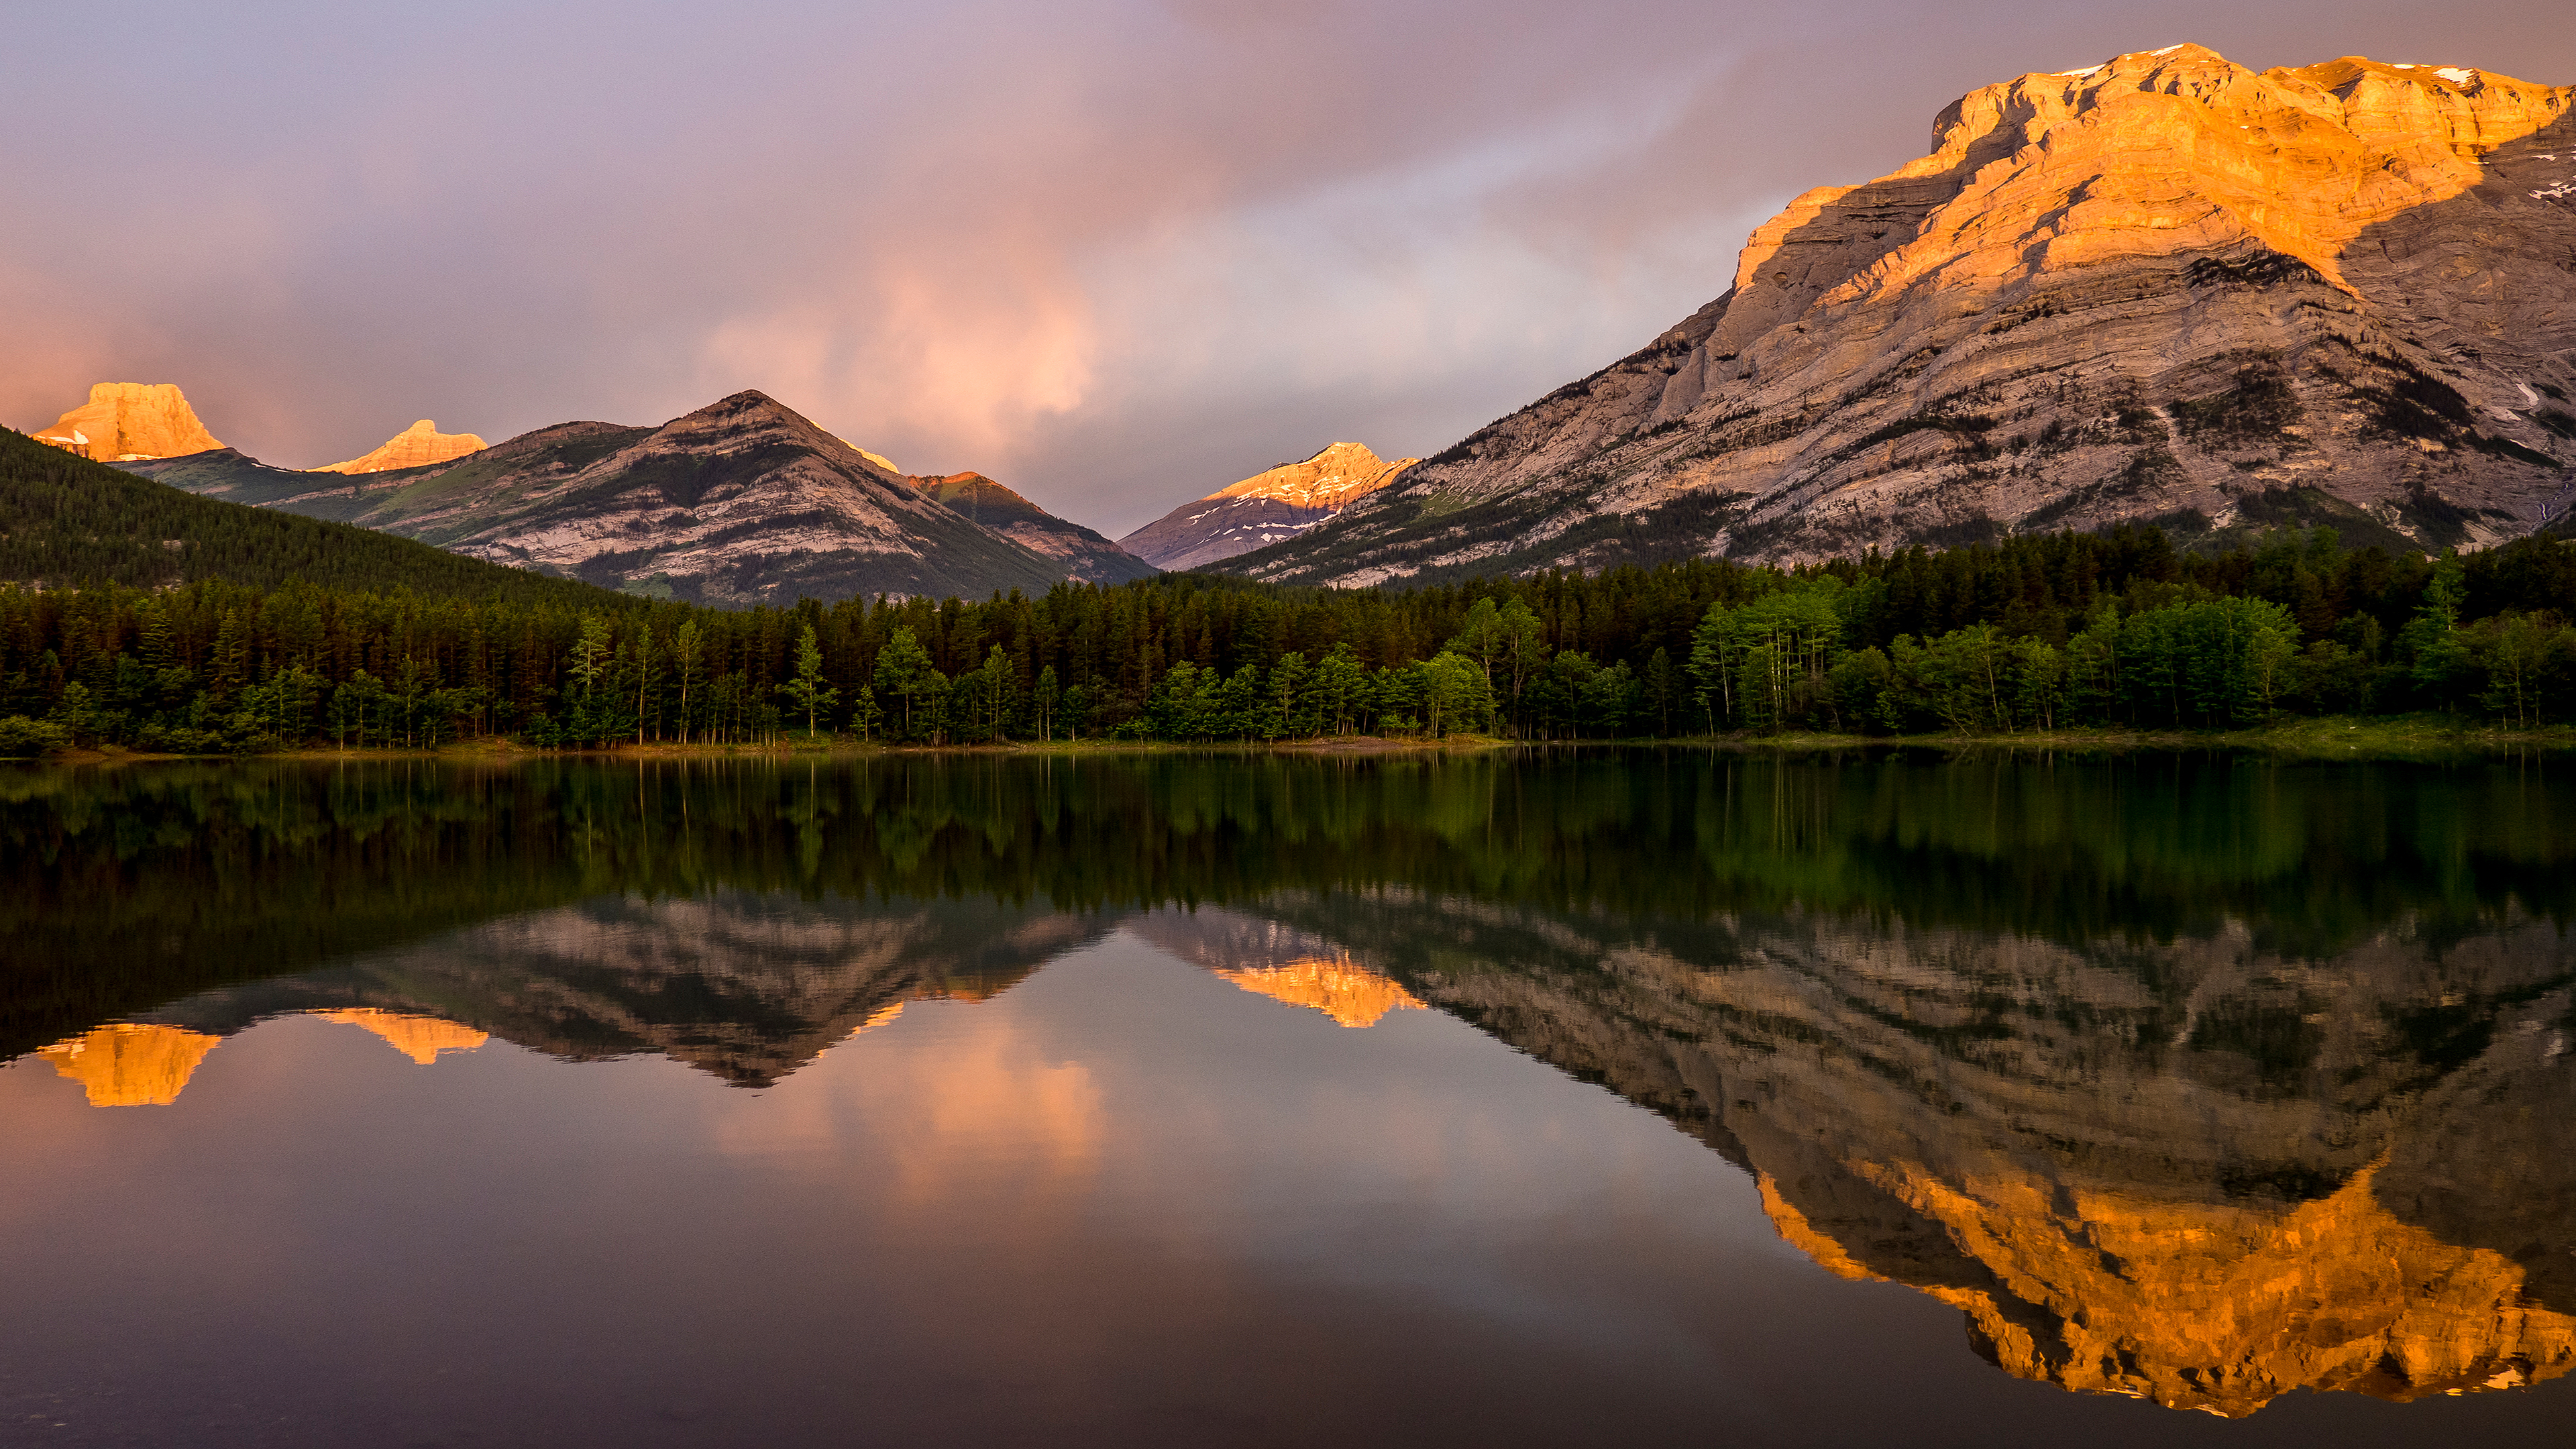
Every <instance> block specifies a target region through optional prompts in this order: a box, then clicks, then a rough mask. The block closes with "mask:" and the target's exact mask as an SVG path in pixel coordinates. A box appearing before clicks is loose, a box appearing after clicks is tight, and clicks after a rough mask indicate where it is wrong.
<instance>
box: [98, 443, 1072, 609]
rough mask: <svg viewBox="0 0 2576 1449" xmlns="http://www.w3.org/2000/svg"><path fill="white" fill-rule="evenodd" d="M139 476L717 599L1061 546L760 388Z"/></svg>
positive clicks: (935, 586)
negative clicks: (592, 415) (930, 483)
mask: <svg viewBox="0 0 2576 1449" xmlns="http://www.w3.org/2000/svg"><path fill="white" fill-rule="evenodd" d="M134 471H136V472H138V473H143V474H146V475H147V476H153V477H158V478H161V479H162V480H163V481H166V482H169V483H172V484H174V485H176V486H179V487H182V488H187V489H189V490H190V491H192V492H201V493H208V494H211V495H213V496H217V497H222V498H226V499H230V500H233V501H237V502H246V503H256V504H259V505H261V506H263V507H270V508H280V509H284V510H286V511H288V512H291V513H302V514H307V515H310V516H314V517H322V518H334V519H339V520H341V521H344V522H349V523H355V524H359V525H361V526H363V527H367V528H374V529H382V530H384V531H385V532H388V533H396V534H400V535H402V536H404V537H406V538H416V539H419V540H421V541H422V542H424V543H432V544H436V545H438V546H439V547H441V548H445V549H450V550H453V551H454V552H457V553H461V554H467V555H470V556H472V557H475V558H481V559H489V560H491V561H492V562H495V563H504V564H511V565H515V566H517V567H521V568H529V569H535V570H538V571H540V572H545V573H552V574H558V575H564V576H569V577H574V578H580V579H583V580H586V581H588V582H591V583H597V584H604V585H607V586H610V587H622V588H626V589H630V590H635V591H640V592H645V593H653V594H661V593H665V592H667V593H668V594H670V595H671V596H673V597H678V598H684V599H692V600H697V601H701V602H705V603H712V604H754V603H782V604H783V603H792V602H794V601H795V599H796V598H797V597H799V596H800V595H811V596H812V597H815V598H819V599H843V598H851V597H855V596H860V595H866V594H876V593H885V594H899V595H924V594H926V595H934V596H935V595H947V594H959V595H981V594H986V593H990V592H991V591H993V590H995V589H1011V588H1021V589H1028V590H1030V591H1032V592H1036V591H1043V590H1044V589H1046V588H1047V587H1048V586H1049V585H1051V584H1053V583H1055V582H1057V581H1059V580H1061V579H1063V578H1065V577H1067V576H1068V573H1069V568H1068V566H1067V565H1066V564H1065V563H1064V562H1063V561H1061V560H1060V559H1058V558H1054V557H1049V556H1046V555H1042V554H1040V553H1037V552H1034V551H1032V550H1031V549H1029V548H1027V547H1024V546H1023V545H1021V544H1019V543H1016V542H1014V541H1012V540H1011V539H1010V538H1007V537H1004V536H1003V535H1002V534H1001V533H1000V532H997V531H995V530H993V529H988V528H984V527H981V526H979V525H977V524H976V523H974V522H972V521H971V520H969V519H967V518H965V517H963V516H962V515H960V514H958V513H957V512H955V511H954V510H952V509H950V508H948V507H946V506H944V505H942V504H941V503H939V502H938V501H936V500H935V499H933V498H930V497H928V496H925V495H924V494H923V492H922V491H921V490H920V489H918V488H916V487H914V486H913V485H912V484H911V483H910V482H909V481H908V480H906V479H905V478H904V477H902V476H901V475H899V474H894V473H891V472H889V471H887V470H886V469H884V468H881V467H879V466H878V465H877V464H875V463H872V462H870V461H868V459H867V458H866V457H864V456H863V455H861V453H860V452H859V450H858V449H856V448H853V447H851V446H850V445H849V444H847V443H845V442H843V441H841V440H840V439H839V438H836V437H834V436H832V435H831V434H829V433H827V432H824V431H823V430H822V429H820V428H818V427H816V426H814V425H813V424H812V423H811V422H808V421H807V420H806V419H804V418H803V417H801V416H799V415H798V414H797V413H795V412H794V411H792V410H790V409H789V408H787V407H784V406H782V405H781V404H779V403H778V402H776V401H774V400H772V399H771V398H769V397H767V396H766V395H764V394H761V393H757V392H741V393H736V394H734V395H733V396H732V397H729V398H725V399H723V400H722V401H720V402H717V403H714V404H711V405H710V406H707V407H704V408H700V409H699V410H698V411H696V412H693V413H690V414H688V415H686V416H684V417H679V418H674V419H672V420H671V421H670V422H668V423H665V424H663V425H662V426H660V427H658V428H655V427H626V426H620V425H618V424H614V423H600V422H577V423H559V424H557V425H555V426H553V427H549V428H539V429H538V430H536V431H535V432H531V433H522V434H520V435H519V436H518V437H515V438H511V439H509V440H508V441H506V442H502V443H498V444H495V445H493V446H491V447H488V448H485V449H483V450H481V451H479V452H476V453H471V454H468V455H466V456H465V457H463V458H460V459H457V460H456V461H454V462H452V463H447V464H443V465H441V464H433V465H429V466H427V467H423V468H413V469H402V470H397V471H390V472H384V473H372V474H364V475H360V476H357V477H343V476H341V475H337V474H329V475H326V474H321V473H298V472H293V471H291V470H285V469H275V468H268V467H266V466H265V465H262V464H260V463H258V462H257V461H256V460H254V459H248V458H242V457H241V456H240V455H239V454H233V455H231V456H230V457H229V458H225V459H217V458H211V457H209V458H199V459H191V460H184V461H183V462H182V463H178V464H160V465H143V466H138V467H136V468H135V469H134Z"/></svg>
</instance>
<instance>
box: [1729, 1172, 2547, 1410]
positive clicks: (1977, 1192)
mask: <svg viewBox="0 0 2576 1449" xmlns="http://www.w3.org/2000/svg"><path fill="white" fill-rule="evenodd" d="M1852 1167H1853V1168H1854V1170H1855V1171H1856V1172H1857V1173H1859V1174H1860V1175H1862V1176H1865V1177H1868V1178H1870V1179H1872V1180H1874V1181H1876V1182H1878V1183H1879V1184H1880V1185H1881V1186H1883V1187H1885V1188H1886V1189H1887V1190H1888V1191H1889V1192H1890V1194H1891V1195H1892V1196H1894V1197H1896V1198H1897V1199H1898V1200H1900V1201H1903V1202H1905V1203H1907V1204H1908V1205H1909V1206H1911V1207H1913V1208H1915V1209H1916V1210H1917V1211H1919V1212H1921V1213H1923V1214H1924V1215H1925V1216H1926V1217H1928V1218H1930V1219H1932V1220H1933V1221H1934V1222H1937V1223H1939V1224H1940V1225H1941V1226H1942V1227H1943V1228H1945V1229H1946V1230H1947V1231H1948V1233H1949V1236H1950V1238H1951V1240H1952V1241H1953V1242H1955V1243H1957V1244H1958V1245H1959V1246H1960V1247H1961V1248H1963V1249H1964V1250H1966V1252H1967V1253H1968V1255H1969V1256H1971V1257H1973V1258H1976V1259H1977V1260H1978V1261H1980V1262H1982V1263H1984V1264H1985V1265H1986V1266H1987V1267H1988V1268H1990V1269H1992V1270H1993V1271H1994V1272H1995V1274H1996V1276H1997V1277H1998V1278H2000V1279H2001V1280H2002V1281H2003V1283H2004V1284H2005V1286H2006V1287H2007V1288H2008V1289H2009V1290H2010V1292H2011V1295H2012V1296H2013V1298H2015V1299H2017V1300H2019V1301H2020V1302H2021V1303H2025V1304H2039V1305H2044V1306H2046V1307H2048V1308H2050V1309H2053V1310H2054V1311H2055V1315H2056V1317H2057V1319H2058V1320H2059V1321H2058V1322H2056V1323H2053V1324H2050V1325H2048V1328H2050V1329H2052V1330H2053V1333H2054V1336H2055V1337H2056V1338H2057V1339H2058V1340H2059V1342H2058V1343H2056V1344H2052V1345H2043V1344H2041V1343H2040V1342H2039V1341H2038V1338H2037V1336H2036V1334H2035V1333H2034V1330H2033V1325H2031V1324H2030V1323H2028V1322H2027V1321H2024V1320H2025V1319H2026V1317H2027V1315H2026V1314H2016V1313H2014V1312H2013V1311H2011V1309H2010V1308H2009V1307H2008V1306H2007V1305H2005V1304H2004V1303H2002V1302H1999V1301H1998V1298H1997V1296H1996V1295H1995V1294H1994V1293H1992V1292H1989V1291H1987V1290H1984V1289H1981V1288H1973V1287H1964V1286H1958V1285H1945V1284H1934V1283H1925V1284H1916V1285H1915V1286H1916V1287H1917V1288H1918V1289H1919V1290H1920V1291H1922V1292H1924V1293H1926V1294H1928V1295H1930V1296H1931V1297H1934V1298H1937V1299H1939V1300H1941V1301H1942V1302H1944V1303H1948V1304H1950V1305H1952V1306H1953V1307H1956V1308H1959V1309H1961V1310H1963V1311H1964V1312H1966V1313H1967V1315H1968V1317H1969V1320H1970V1322H1971V1323H1972V1324H1973V1325H1974V1326H1975V1329H1976V1332H1977V1334H1978V1336H1979V1338H1980V1339H1981V1341H1982V1342H1983V1343H1984V1344H1985V1345H1986V1346H1987V1347H1988V1348H1989V1349H1990V1351H1991V1352H1992V1354H1993V1356H1994V1359H1995V1361H1996V1363H1997V1364H1998V1366H2000V1367H2001V1368H2003V1369H2004V1370H2005V1371H2006V1372H2008V1373H2011V1374H2013V1375H2015V1376H2016V1377H2019V1378H2025V1379H2031V1380H2034V1381H2037V1382H2041V1383H2054V1384H2057V1385H2058V1386H2060V1387H2061V1388H2066V1389H2070V1390H2073V1391H2075V1392H2078V1393H2104V1394H2120V1395H2124V1396H2127V1397H2130V1398H2141V1399H2152V1400H2154V1401H2155V1402H2157V1403H2160V1404H2163V1405H2165V1406H2166V1407H2168V1408H2179V1409H2201V1410H2205V1411H2207V1412H2209V1413H2213V1414H2219V1415H2222V1416H2225V1417H2228V1418H2238V1417H2242V1416H2244V1415H2247V1414H2251V1413H2253V1412H2254V1411H2255V1410H2257V1409H2260V1408H2261V1407H2263V1405H2265V1404H2266V1403H2268V1402H2270V1401H2271V1400H2272V1399H2274V1398H2276V1397H2278V1396H2279V1395H2281V1394H2284V1393H2287V1392H2289V1391H2291V1390H2293V1389H2309V1390H2316V1391H2329V1390H2349V1391H2356V1392H2360V1393H2365V1394H2370V1395H2372V1396H2373V1397H2376V1398H2386V1399H2396V1400H2400V1401H2404V1400H2411V1399H2417V1398H2423V1397H2426V1396H2428V1395H2432V1394H2436V1393H2447V1394H2459V1393H2464V1392H2469V1391H2472V1390H2477V1389H2506V1388H2520V1387H2524V1386H2526V1385H2529V1384H2533V1383H2537V1382H2540V1381H2541V1380H2543V1379H2550V1378H2556V1377H2558V1376H2559V1375H2561V1374H2564V1373H2566V1372H2567V1371H2568V1370H2569V1369H2570V1368H2576V1318H2571V1317H2569V1316H2568V1315H2566V1314H2563V1313H2558V1312H2554V1311H2552V1310H2550V1309H2548V1308H2545V1307H2541V1306H2539V1305H2537V1304H2534V1303H2531V1302H2529V1301H2527V1300H2526V1298H2525V1296H2524V1288H2525V1285H2526V1282H2527V1279H2528V1274H2527V1273H2526V1272H2525V1271H2524V1269H2523V1268H2522V1266H2521V1265H2520V1264H2517V1263H2515V1262H2513V1261H2512V1260H2511V1259H2509V1258H2506V1257H2505V1256H2504V1255H2502V1254H2500V1253H2496V1252H2493V1251H2490V1250H2488V1249H2484V1248H2462V1247H2456V1246H2453V1245H2451V1244H2449V1243H2445V1242H2442V1241H2440V1240H2439V1239H2437V1238H2435V1237H2434V1236H2433V1235H2432V1234H2431V1233H2428V1232H2426V1231H2425V1230H2424V1229H2422V1228H2419V1227H2416V1226H2414V1225H2412V1224H2409V1223H2404V1222H2400V1221H2398V1220H2397V1218H2396V1217H2394V1216H2393V1215H2391V1214H2390V1213H2389V1212H2388V1210H2387V1209H2386V1208H2385V1207H2384V1206H2382V1205H2381V1203H2380V1202H2379V1200H2378V1198H2377V1196H2376V1194H2375V1193H2374V1192H2373V1190H2372V1178H2373V1177H2374V1176H2375V1175H2376V1173H2377V1169H2376V1168H2373V1169H2371V1170H2369V1171H2365V1172H2362V1173H2360V1174H2357V1175H2356V1176H2355V1177H2354V1178H2353V1179H2352V1181H2350V1182H2348V1183H2346V1184H2345V1185H2344V1186H2343V1187H2342V1188H2341V1189H2340V1190H2338V1191H2336V1192H2335V1193H2333V1194H2332V1195H2330V1196H2328V1197H2325V1198H2322V1199H2319V1200H2317V1201H2314V1202H2306V1203H2300V1204H2298V1205H2296V1206H2291V1207H2275V1208H2269V1209H2266V1208H2259V1207H2237V1206H2233V1205H2226V1204H2209V1203H2178V1202H2156V1201H2153V1200H2151V1199H2147V1198H2143V1197H2129V1196H2118V1195H2112V1194H2102V1193H2080V1192H2079V1193H2076V1194H2074V1195H2073V1197H2072V1200H2071V1201H2065V1200H2063V1199H2064V1197H2065V1195H2064V1194H2061V1193H2059V1192H2057V1190H2056V1189H2055V1188H2054V1187H2053V1186H2052V1185H2050V1184H2046V1183H2040V1182H2031V1181H2012V1180H2005V1179H1983V1180H1972V1181H1967V1182H1962V1183H1958V1184H1948V1183H1943V1182H1941V1181H1939V1180H1938V1179H1936V1178H1935V1177H1933V1176H1932V1175H1931V1174H1930V1173H1929V1172H1927V1171H1926V1170H1925V1169H1923V1168H1922V1167H1921V1165H1919V1164H1914V1163H1854V1164H1852ZM1759 1182H1760V1187H1761V1192H1762V1206H1763V1210H1764V1211H1765V1212H1766V1213H1768V1214H1769V1216H1770V1218H1771V1221H1772V1224H1773V1225H1774V1226H1775V1227H1777V1228H1778V1229H1779V1230H1780V1236H1781V1237H1782V1238H1783V1239H1785V1240H1786V1241H1787V1242H1788V1243H1789V1244H1790V1245H1791V1246H1793V1247H1795V1248H1797V1249H1798V1250H1799V1251H1801V1252H1803V1253H1805V1254H1806V1255H1807V1256H1809V1257H1811V1258H1813V1259H1815V1260H1816V1262H1817V1263H1818V1264H1819V1265H1820V1266H1822V1267H1823V1268H1825V1269H1826V1270H1827V1271H1828V1272H1831V1273H1833V1274H1834V1275H1836V1276H1837V1277H1842V1278H1848V1279H1853V1280H1855V1281H1870V1282H1886V1281H1890V1280H1888V1279H1887V1278H1885V1277H1884V1276H1882V1275H1880V1274H1877V1273H1873V1272H1871V1271H1870V1270H1869V1269H1868V1268H1867V1267H1865V1266H1863V1265H1862V1264H1861V1263H1860V1262H1859V1260H1858V1259H1856V1258H1855V1257H1854V1256H1853V1255H1852V1253H1851V1252H1850V1251H1849V1250H1847V1249H1846V1248H1845V1247H1844V1246H1843V1244H1841V1243H1840V1242H1837V1241H1836V1240H1835V1239H1834V1238H1833V1237H1832V1236H1831V1235H1830V1234H1827V1233H1825V1232H1823V1231H1821V1230H1819V1229H1818V1228H1817V1227H1816V1226H1815V1225H1814V1224H1812V1223H1811V1222H1809V1221H1808V1219H1807V1217H1806V1215H1805V1214H1804V1213H1802V1212H1800V1211H1799V1210H1798V1208H1797V1207H1796V1206H1795V1205H1794V1204H1792V1203H1791V1202H1789V1200H1788V1199H1787V1198H1786V1197H1784V1196H1783V1195H1782V1194H1781V1192H1780V1188H1779V1184H1778V1183H1777V1182H1776V1181H1775V1180H1774V1179H1773V1178H1772V1177H1771V1175H1770V1174H1769V1173H1767V1172H1766V1173H1762V1174H1761V1175H1760V1179H1759Z"/></svg>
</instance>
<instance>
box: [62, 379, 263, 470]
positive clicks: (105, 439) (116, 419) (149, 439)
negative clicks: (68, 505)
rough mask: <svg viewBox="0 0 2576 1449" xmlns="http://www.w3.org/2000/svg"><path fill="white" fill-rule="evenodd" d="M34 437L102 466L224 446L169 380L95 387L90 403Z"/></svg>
mask: <svg viewBox="0 0 2576 1449" xmlns="http://www.w3.org/2000/svg"><path fill="white" fill-rule="evenodd" d="M34 437H35V439H36V441H37V442H40V443H51V444H53V445H54V446H55V447H57V448H61V449H63V450H64V451H65V452H71V453H78V454H80V455H81V456H82V457H84V458H95V459H97V460H98V461H99V462H102V463H116V462H126V461H133V460H136V459H142V458H177V457H182V456H185V455H186V454H189V453H203V452H208V451H210V450H212V449H216V448H220V447H222V446H223V444H222V443H221V442H218V441H217V440H216V438H215V435H214V434H212V433H210V432H207V431H206V425H205V424H204V423H201V422H199V421H197V414H196V410H195V409H193V408H191V407H189V406H188V399H187V398H186V397H185V396H183V395H182V394H181V393H180V391H179V387H178V384H176V383H169V382H101V383H93V384H91V385H90V390H89V401H88V402H86V403H83V404H81V405H80V406H79V407H76V408H73V409H72V410H71V411H70V412H67V413H65V414H63V415H62V416H61V417H60V418H57V419H55V421H54V425H53V426H52V427H50V428H46V429H44V430H42V431H40V432H38V433H36V434H34Z"/></svg>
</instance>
